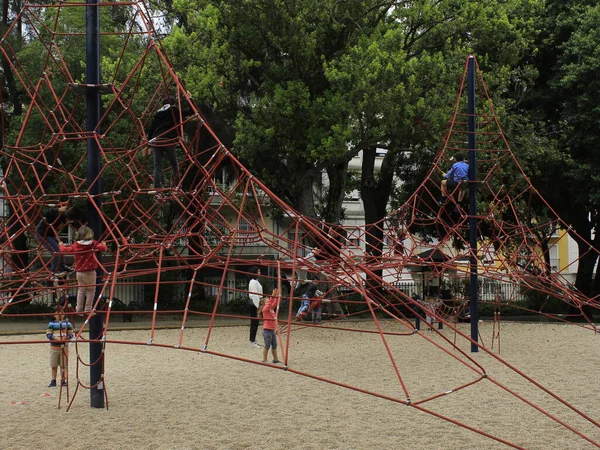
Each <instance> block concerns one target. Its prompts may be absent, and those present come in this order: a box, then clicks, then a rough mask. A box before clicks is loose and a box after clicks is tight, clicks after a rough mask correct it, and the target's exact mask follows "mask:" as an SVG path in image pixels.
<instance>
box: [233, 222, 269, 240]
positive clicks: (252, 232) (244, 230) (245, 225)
mask: <svg viewBox="0 0 600 450" xmlns="http://www.w3.org/2000/svg"><path fill="white" fill-rule="evenodd" d="M236 241H237V243H238V245H245V246H256V245H264V242H263V241H262V239H261V238H260V233H258V232H257V231H256V229H255V228H254V227H253V226H252V225H251V224H250V223H249V222H248V221H247V220H246V219H244V218H243V217H240V221H239V223H238V232H237V239H236Z"/></svg>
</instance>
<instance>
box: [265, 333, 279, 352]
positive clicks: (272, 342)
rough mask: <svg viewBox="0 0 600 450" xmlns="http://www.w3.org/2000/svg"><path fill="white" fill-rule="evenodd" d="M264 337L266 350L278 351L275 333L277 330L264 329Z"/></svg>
mask: <svg viewBox="0 0 600 450" xmlns="http://www.w3.org/2000/svg"><path fill="white" fill-rule="evenodd" d="M262 336H263V339H264V341H265V349H266V350H269V349H270V348H272V349H273V350H277V334H276V333H275V330H265V329H263V332H262Z"/></svg>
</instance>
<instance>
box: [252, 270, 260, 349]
mask: <svg viewBox="0 0 600 450" xmlns="http://www.w3.org/2000/svg"><path fill="white" fill-rule="evenodd" d="M249 273H250V283H249V284H248V296H249V297H250V300H251V304H250V344H249V345H250V346H251V347H258V348H262V345H260V344H259V343H258V342H256V333H257V331H258V325H259V322H260V321H259V320H258V318H257V317H258V306H259V304H260V300H261V299H262V297H263V288H262V285H261V284H260V283H259V281H258V277H259V276H260V269H259V268H258V267H256V266H254V267H251V268H250V270H249Z"/></svg>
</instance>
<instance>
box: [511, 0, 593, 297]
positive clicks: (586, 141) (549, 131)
mask: <svg viewBox="0 0 600 450" xmlns="http://www.w3.org/2000/svg"><path fill="white" fill-rule="evenodd" d="M538 20H539V22H538V25H537V26H538V28H539V29H540V30H542V31H541V33H540V35H539V37H538V39H537V42H536V44H537V47H536V52H535V53H532V56H531V57H529V58H527V62H528V63H530V64H532V65H533V66H534V67H535V69H536V71H537V72H538V74H539V77H538V79H537V80H536V83H535V84H534V85H533V86H531V87H530V89H529V91H528V94H527V96H526V101H524V102H523V103H521V104H520V105H519V113H520V114H522V115H524V116H526V117H527V121H528V123H529V124H531V125H530V126H529V128H530V129H533V130H534V131H535V133H536V140H537V142H534V145H533V147H534V148H535V149H536V150H537V151H536V153H535V154H533V153H532V154H531V156H532V158H534V159H535V161H532V162H533V164H530V166H529V167H532V168H533V170H532V171H531V172H532V173H533V176H532V179H533V180H534V183H535V184H536V186H538V187H539V190H540V192H541V193H542V195H543V196H544V197H545V198H546V199H547V200H548V201H549V202H550V204H551V206H552V207H553V208H554V210H555V211H556V212H557V214H558V215H559V216H560V217H561V218H562V219H563V220H565V222H566V223H567V224H568V225H570V226H571V227H572V229H570V230H569V232H570V233H571V235H572V236H573V237H574V238H575V240H576V241H577V244H578V246H579V255H580V257H581V259H580V261H579V267H578V273H577V279H576V286H577V288H578V289H579V290H580V291H582V292H583V293H585V294H587V295H597V294H598V293H599V292H600V278H599V277H600V271H598V272H597V274H596V278H595V280H594V279H593V271H594V266H595V265H596V262H597V254H596V252H589V251H588V250H589V244H590V243H591V245H592V246H593V247H594V248H595V249H596V250H598V249H600V236H599V235H598V233H595V230H597V227H598V224H599V219H600V217H599V216H598V213H597V211H598V207H599V205H600V195H599V194H598V192H599V191H600V176H599V175H598V173H599V172H600V157H599V156H598V152H597V149H598V147H599V145H600V133H599V131H598V123H599V121H600V108H599V107H598V105H599V101H600V83H599V82H598V80H597V76H596V75H597V73H598V70H599V69H600V56H599V55H598V52H597V49H598V48H599V47H600V32H599V31H598V26H597V24H598V20H600V7H599V6H598V5H597V2H595V1H557V0H549V1H547V2H546V8H545V10H544V14H543V15H540V16H539V18H538ZM525 142H531V140H528V139H527V138H525ZM557 186H560V188H557Z"/></svg>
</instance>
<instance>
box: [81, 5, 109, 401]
mask: <svg viewBox="0 0 600 450" xmlns="http://www.w3.org/2000/svg"><path fill="white" fill-rule="evenodd" d="M85 20H86V83H87V85H88V87H87V90H86V101H87V132H88V138H87V184H88V192H89V194H90V195H91V200H89V204H88V217H87V219H88V225H89V227H90V228H91V229H92V230H93V231H94V236H97V237H99V236H100V235H101V234H102V222H101V220H100V213H99V211H100V208H101V207H102V198H101V197H100V193H101V183H100V176H99V175H100V148H99V145H98V141H97V139H96V132H97V127H98V123H99V122H100V92H99V90H98V85H99V84H100V11H99V7H98V5H97V4H95V3H93V1H92V0H87V4H86V15H85ZM96 283H97V286H96V296H95V298H98V295H99V294H100V283H98V278H97V276H96ZM103 325H104V321H103V315H102V314H96V315H94V316H92V317H91V318H90V321H89V328H90V341H91V340H98V339H100V338H101V337H102V327H103ZM103 369H104V348H103V344H102V342H90V385H91V386H93V387H92V389H91V390H90V406H91V407H92V408H104V380H103V379H102V372H103Z"/></svg>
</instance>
